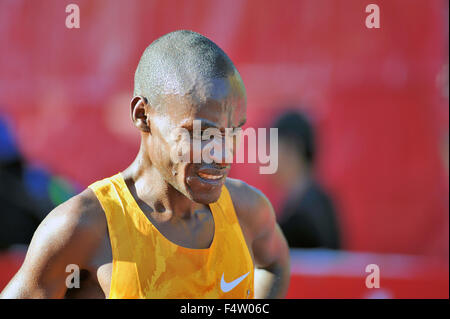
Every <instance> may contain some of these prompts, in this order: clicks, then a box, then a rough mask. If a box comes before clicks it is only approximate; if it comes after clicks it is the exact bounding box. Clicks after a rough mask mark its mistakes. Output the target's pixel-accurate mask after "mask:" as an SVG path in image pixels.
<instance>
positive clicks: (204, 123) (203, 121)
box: [182, 118, 247, 130]
mask: <svg viewBox="0 0 450 319" xmlns="http://www.w3.org/2000/svg"><path fill="white" fill-rule="evenodd" d="M195 121H201V129H202V130H203V129H206V128H209V127H212V128H216V129H219V130H220V129H221V128H220V127H218V126H217V124H216V123H215V122H213V121H210V120H208V119H203V118H197V119H195ZM246 122H247V119H243V120H242V121H241V122H240V123H239V125H238V126H237V127H242V126H243V125H244V124H245V123H246ZM182 127H184V128H186V129H193V127H194V122H189V123H186V124H184V125H183V126H182Z"/></svg>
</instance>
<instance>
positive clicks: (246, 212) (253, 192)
mask: <svg viewBox="0 0 450 319" xmlns="http://www.w3.org/2000/svg"><path fill="white" fill-rule="evenodd" d="M225 186H226V187H227V189H228V191H229V193H230V196H231V199H232V201H233V205H234V208H235V210H236V215H237V216H238V219H239V222H240V223H241V225H243V226H244V227H247V228H249V230H250V232H251V234H252V238H253V240H255V239H258V238H259V237H261V236H264V235H265V233H267V232H269V231H271V230H272V229H273V228H274V227H275V224H276V219H275V213H274V210H273V207H272V204H271V203H270V201H269V199H268V198H267V197H266V195H264V193H263V192H261V191H260V190H259V189H257V188H255V187H253V186H251V185H249V184H247V183H245V182H244V181H241V180H238V179H234V178H227V180H226V182H225Z"/></svg>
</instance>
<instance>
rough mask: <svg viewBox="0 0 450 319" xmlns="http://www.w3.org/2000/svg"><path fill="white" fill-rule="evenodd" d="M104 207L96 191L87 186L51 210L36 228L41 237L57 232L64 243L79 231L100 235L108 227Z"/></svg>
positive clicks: (85, 233)
mask: <svg viewBox="0 0 450 319" xmlns="http://www.w3.org/2000/svg"><path fill="white" fill-rule="evenodd" d="M105 227H106V219H105V216H104V213H103V209H102V207H101V205H100V202H99V201H98V199H97V197H96V196H95V194H94V192H93V191H92V190H91V189H89V188H87V189H85V190H84V191H82V192H81V193H80V194H78V195H76V196H74V197H72V198H70V199H69V200H67V201H66V202H64V203H62V204H61V205H59V206H58V207H56V208H55V209H54V210H53V211H51V212H50V213H49V214H48V215H47V217H46V218H45V219H44V220H43V221H42V223H41V225H39V227H38V229H37V230H36V233H35V236H34V237H36V235H38V234H39V235H44V233H45V234H46V236H41V237H47V236H54V235H55V234H57V235H58V236H61V237H59V238H60V240H59V242H61V243H63V242H65V241H66V240H65V239H70V238H71V237H72V236H74V235H78V233H82V234H84V235H94V236H95V235H96V234H97V235H99V234H100V233H102V232H103V231H104V230H105V229H106V228H105Z"/></svg>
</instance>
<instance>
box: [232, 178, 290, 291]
mask: <svg viewBox="0 0 450 319" xmlns="http://www.w3.org/2000/svg"><path fill="white" fill-rule="evenodd" d="M227 186H230V187H228V188H229V190H230V193H231V195H232V198H233V202H234V203H235V208H236V211H237V214H238V215H239V216H240V221H241V222H242V224H244V225H245V227H247V228H248V229H249V232H250V234H251V235H250V236H251V247H252V251H253V255H254V259H255V264H256V267H257V270H256V272H255V298H283V297H284V296H285V295H286V292H287V289H288V287H289V278H290V260H289V248H288V245H287V242H286V239H285V238H284V235H283V233H282V232H281V230H280V228H279V226H278V224H277V223H276V218H275V213H274V210H273V208H272V205H271V204H270V202H269V200H268V199H267V197H266V196H265V195H264V194H263V193H262V192H261V191H259V190H257V189H256V188H254V187H251V186H249V185H247V184H245V183H244V182H241V181H238V180H232V179H230V181H229V182H228V184H227Z"/></svg>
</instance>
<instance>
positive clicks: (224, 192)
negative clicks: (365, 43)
mask: <svg viewBox="0 0 450 319" xmlns="http://www.w3.org/2000/svg"><path fill="white" fill-rule="evenodd" d="M245 114H246V93H245V88H244V85H243V82H242V80H241V78H240V76H239V73H238V72H237V70H236V68H235V67H234V65H233V63H232V62H231V60H230V59H229V58H228V57H227V55H226V54H225V53H224V52H223V51H222V50H221V49H220V48H219V47H217V45H215V44H214V43H213V42H211V41H210V40H209V39H207V38H205V37H203V36H202V35H199V34H197V33H195V32H191V31H176V32H172V33H169V34H167V35H165V36H163V37H161V38H159V39H157V40H156V41H154V42H153V43H152V44H151V45H150V46H149V47H148V48H147V49H146V50H145V52H144V54H143V55H142V57H141V60H140V62H139V65H138V68H137V70H136V74H135V88H134V98H133V99H132V101H131V117H132V120H133V123H134V125H135V126H136V127H137V128H138V129H139V130H140V133H141V147H140V150H139V153H138V155H137V157H136V159H135V161H134V162H133V163H132V164H131V165H130V166H129V167H128V168H127V169H125V170H124V171H122V172H120V173H118V174H116V175H114V176H112V177H110V178H106V179H104V180H101V181H98V182H96V183H94V184H92V185H90V186H89V187H88V188H87V189H86V190H84V191H83V192H82V193H80V194H79V195H77V196H75V197H73V198H71V199H70V200H68V201H67V202H65V203H63V204H62V205H60V206H58V207H57V208H56V209H54V210H53V211H52V212H51V213H50V214H49V215H48V216H47V217H46V219H45V220H44V221H43V222H42V224H41V225H40V226H39V228H38V229H37V231H36V233H35V235H34V237H33V240H32V242H31V244H30V247H29V251H28V253H27V256H26V258H25V261H24V264H23V265H22V267H21V269H20V270H19V272H18V273H17V274H16V276H15V277H14V278H13V279H12V281H11V282H10V283H9V284H8V286H7V287H6V288H5V290H4V291H3V293H2V297H4V298H59V297H64V296H66V297H73V298H76V297H78V298H104V297H110V298H252V297H257V298H258V297H268V298H277V297H283V296H284V295H285V293H286V290H287V286H288V281H289V252H288V248H287V244H286V241H285V239H284V237H283V235H282V233H281V231H280V229H279V227H278V226H277V224H276V221H275V215H274V212H273V209H272V206H271V204H270V202H269V201H268V200H267V198H266V197H265V196H264V195H263V194H262V193H261V192H260V191H258V190H257V189H255V188H253V187H251V186H249V185H247V184H245V183H244V182H241V181H239V180H233V179H229V178H227V174H228V171H229V169H230V165H229V163H226V162H225V160H224V159H225V155H226V152H224V153H223V155H222V156H220V157H217V156H216V155H214V154H213V155H211V156H212V159H213V162H212V163H211V164H206V163H204V162H200V163H193V162H192V161H191V162H188V163H186V162H183V161H179V162H177V161H174V159H173V157H172V156H171V153H172V150H173V149H176V148H177V147H178V144H179V143H180V140H178V139H173V138H171V136H172V134H171V133H172V132H174V131H175V130H177V129H187V130H190V131H193V126H194V124H193V123H194V121H201V129H202V130H204V129H207V128H208V127H216V128H218V129H220V130H221V132H223V131H224V130H225V128H236V127H239V126H242V125H243V124H244V122H245V120H246V117H245ZM193 133H194V135H195V132H193ZM195 138H197V137H195V136H194V137H193V139H195ZM190 142H191V144H195V141H194V140H191V141H190ZM204 143H205V141H201V147H202V148H203V147H204V146H205V144H204ZM105 216H106V218H105ZM67 267H69V268H67ZM255 267H258V268H261V269H262V270H263V271H262V272H261V274H260V275H259V276H256V277H257V278H256V279H254V278H255ZM77 268H79V269H81V273H80V277H81V282H80V285H79V286H80V288H70V289H68V288H67V285H66V279H67V277H68V275H69V273H68V272H66V269H77ZM257 274H259V273H257ZM254 282H255V284H254ZM69 283H70V282H69ZM69 286H70V285H69Z"/></svg>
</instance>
